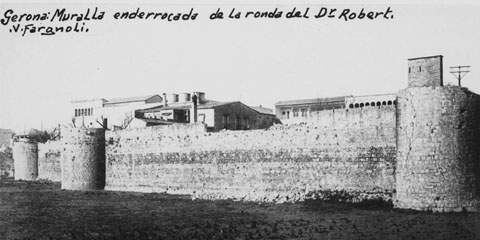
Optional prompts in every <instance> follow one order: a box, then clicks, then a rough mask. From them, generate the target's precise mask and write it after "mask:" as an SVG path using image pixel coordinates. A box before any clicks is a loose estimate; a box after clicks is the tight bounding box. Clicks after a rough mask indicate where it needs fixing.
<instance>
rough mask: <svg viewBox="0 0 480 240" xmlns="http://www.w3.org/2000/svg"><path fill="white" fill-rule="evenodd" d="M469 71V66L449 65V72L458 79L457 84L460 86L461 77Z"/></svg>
mask: <svg viewBox="0 0 480 240" xmlns="http://www.w3.org/2000/svg"><path fill="white" fill-rule="evenodd" d="M469 72H470V66H455V67H450V73H451V74H453V76H455V78H456V79H457V80H458V86H459V87H461V86H462V84H461V82H462V78H463V77H464V76H465V75H466V74H467V73H469Z"/></svg>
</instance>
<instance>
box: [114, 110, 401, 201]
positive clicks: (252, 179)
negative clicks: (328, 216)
mask: <svg viewBox="0 0 480 240" xmlns="http://www.w3.org/2000/svg"><path fill="white" fill-rule="evenodd" d="M106 140H107V150H106V155H107V159H106V161H107V170H106V189H107V190H123V191H144V192H151V191H153V192H167V193H173V194H192V195H194V196H195V197H200V198H206V199H219V198H221V199H225V198H232V199H238V200H253V201H276V202H281V201H295V200H302V199H304V198H307V197H317V198H328V194H329V193H331V192H337V193H338V192H343V193H346V194H347V195H349V196H351V197H352V199H350V200H352V201H360V200H364V199H369V198H383V199H385V200H388V199H390V198H391V195H392V192H393V191H394V187H395V186H394V185H395V177H394V173H395V157H396V148H395V106H381V107H378V108H369V109H340V110H328V111H323V112H322V113H321V114H319V115H318V118H317V119H316V120H315V121H311V122H309V123H305V124H299V125H277V126H274V127H272V128H270V129H269V130H251V131H221V132H215V133H209V132H206V131H205V127H204V126H203V125H172V126H157V127H152V128H145V129H130V130H123V131H117V132H108V133H107V136H106Z"/></svg>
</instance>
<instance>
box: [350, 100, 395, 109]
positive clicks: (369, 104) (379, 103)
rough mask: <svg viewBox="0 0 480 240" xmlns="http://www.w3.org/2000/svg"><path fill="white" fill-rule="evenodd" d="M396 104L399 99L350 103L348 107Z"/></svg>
mask: <svg viewBox="0 0 480 240" xmlns="http://www.w3.org/2000/svg"><path fill="white" fill-rule="evenodd" d="M392 104H393V105H395V104H397V101H395V100H393V101H383V102H380V101H378V102H371V103H370V102H367V103H355V104H350V105H348V108H359V107H370V106H371V107H375V106H382V105H392Z"/></svg>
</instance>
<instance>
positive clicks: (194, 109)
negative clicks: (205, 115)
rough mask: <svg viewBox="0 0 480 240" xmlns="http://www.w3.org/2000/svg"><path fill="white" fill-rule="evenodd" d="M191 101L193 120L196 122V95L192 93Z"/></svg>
mask: <svg viewBox="0 0 480 240" xmlns="http://www.w3.org/2000/svg"><path fill="white" fill-rule="evenodd" d="M192 102H193V122H194V123H196V122H197V107H198V103H197V95H193V97H192Z"/></svg>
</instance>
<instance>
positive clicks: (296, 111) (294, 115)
mask: <svg viewBox="0 0 480 240" xmlns="http://www.w3.org/2000/svg"><path fill="white" fill-rule="evenodd" d="M293 117H294V118H295V117H298V109H293Z"/></svg>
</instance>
